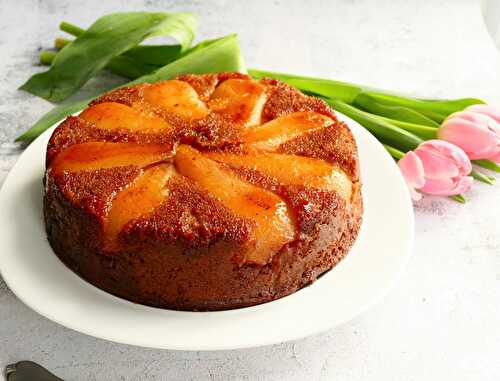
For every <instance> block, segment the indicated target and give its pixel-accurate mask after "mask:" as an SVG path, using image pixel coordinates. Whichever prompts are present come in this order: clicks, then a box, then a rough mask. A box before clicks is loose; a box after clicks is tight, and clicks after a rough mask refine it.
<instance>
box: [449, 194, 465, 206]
mask: <svg viewBox="0 0 500 381" xmlns="http://www.w3.org/2000/svg"><path fill="white" fill-rule="evenodd" d="M448 198H451V199H452V200H454V201H458V202H459V203H461V204H465V197H464V196H462V195H461V194H456V195H454V196H448Z"/></svg>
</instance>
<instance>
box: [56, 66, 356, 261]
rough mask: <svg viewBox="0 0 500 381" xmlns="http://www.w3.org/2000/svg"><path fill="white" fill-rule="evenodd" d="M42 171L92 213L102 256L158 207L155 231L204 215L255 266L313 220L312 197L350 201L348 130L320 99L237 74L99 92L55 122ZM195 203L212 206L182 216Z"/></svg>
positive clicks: (352, 148) (352, 151)
mask: <svg viewBox="0 0 500 381" xmlns="http://www.w3.org/2000/svg"><path fill="white" fill-rule="evenodd" d="M47 168H48V174H49V175H50V176H52V177H54V178H64V181H63V182H64V184H65V185H64V192H66V193H65V194H66V195H67V196H68V199H70V200H71V201H72V202H73V203H74V204H75V205H76V206H78V207H84V208H87V209H89V208H90V209H92V210H93V213H95V214H96V216H97V217H98V218H99V219H100V221H101V223H102V226H103V232H104V242H103V247H104V251H106V252H108V253H111V254H112V253H114V252H118V251H119V250H120V247H121V245H122V244H123V242H122V241H121V240H120V237H121V234H122V233H123V231H124V230H127V229H128V230H130V229H131V226H132V222H138V221H143V220H144V218H145V217H147V216H155V215H158V213H159V211H161V210H163V211H164V212H163V213H170V215H177V217H176V218H177V219H178V221H177V222H176V221H172V220H168V219H167V220H168V221H167V220H165V218H163V219H159V220H158V221H160V222H158V224H163V227H164V228H165V229H163V230H164V231H168V229H170V231H171V230H172V226H167V225H168V224H170V225H172V224H174V225H175V226H176V229H177V230H176V231H179V232H181V233H182V234H184V233H183V232H184V231H188V230H190V229H191V230H192V228H193V226H197V229H198V228H199V225H200V222H199V221H201V220H203V221H204V223H205V224H210V225H211V226H210V228H209V230H210V232H211V233H210V234H216V235H217V234H219V235H221V236H224V235H225V234H226V235H229V236H231V237H232V239H236V240H240V241H241V242H245V245H246V246H245V249H244V250H243V252H242V253H241V254H240V255H239V257H238V258H239V261H240V262H241V263H253V264H258V265H263V264H266V263H268V262H269V261H270V260H271V259H272V256H273V255H274V254H275V253H276V252H278V251H279V250H280V249H281V248H282V247H283V246H284V245H286V244H289V243H291V242H293V241H294V240H297V239H299V237H300V236H301V234H304V231H305V230H307V228H308V226H309V227H310V228H311V226H314V220H313V217H312V216H313V215H317V213H316V214H314V213H313V212H312V211H311V210H309V211H308V208H309V209H311V208H312V207H313V206H314V205H316V204H318V200H319V199H321V198H323V199H331V200H333V201H332V202H335V203H337V202H339V201H338V200H342V202H344V203H345V204H346V205H349V204H350V202H351V195H352V189H353V186H358V185H357V183H358V162H357V152H356V145H355V142H354V139H353V137H352V134H351V132H350V131H349V129H348V128H347V126H346V125H345V124H343V123H341V122H339V121H338V120H337V119H336V117H335V115H334V113H333V111H332V110H331V109H330V108H329V107H328V106H327V105H326V104H325V103H324V102H323V101H321V100H319V99H317V98H313V97H308V96H305V95H303V94H302V93H300V92H299V91H298V90H296V89H294V88H291V87H289V86H287V85H285V84H283V83H281V82H278V81H275V80H269V79H264V80H261V81H254V80H252V79H251V78H250V77H248V76H246V75H243V74H238V73H220V74H209V75H184V76H180V77H178V78H177V79H175V80H170V81H162V82H158V83H154V84H143V85H138V86H135V87H131V88H122V89H119V90H116V91H113V92H110V93H108V94H106V95H104V96H102V97H100V98H99V99H97V100H96V101H94V102H92V104H90V105H89V107H88V108H87V109H85V110H84V111H83V112H82V113H81V114H80V115H79V116H77V117H69V118H68V119H67V120H66V121H65V122H63V123H62V124H61V125H60V126H59V127H58V128H57V129H56V130H55V132H54V134H53V136H52V137H51V139H50V142H49V145H48V148H47ZM113 170H114V175H110V173H109V171H113ZM116 173H124V174H127V175H126V176H125V175H123V176H118V179H117V178H116ZM125 178H126V180H124V179H125ZM89 179H92V181H90V180H89ZM89 182H92V183H93V186H92V188H91V189H89V188H88V186H87V185H88V183H89ZM94 183H95V184H94ZM92 189H95V192H93V191H92ZM187 189H188V190H189V191H186V190H187ZM331 194H334V195H335V197H333V198H332V196H331ZM298 195H300V197H299V196H298ZM298 197H299V198H300V202H298V201H294V200H298ZM313 200H316V201H314V202H313ZM309 201H310V205H308V202H309ZM179 202H182V203H183V205H182V208H181V207H179V206H177V204H178V203H179ZM204 203H207V205H208V204H211V203H212V204H217V206H216V207H212V208H208V207H207V208H206V211H205V212H201V213H198V215H195V216H194V217H193V213H194V212H193V211H194V210H197V208H199V207H200V205H203V204H204ZM298 204H300V206H298ZM190 205H191V206H190ZM181 210H182V211H181ZM180 211H181V212H180ZM176 213H177V214H176ZM179 213H180V214H179ZM195 214H196V213H195ZM200 214H205V215H203V216H201V215H200ZM210 215H211V217H210ZM184 220H185V223H184ZM161 221H163V222H161ZM193 221H194V222H193ZM177 225H179V226H177ZM188 227H189V228H188ZM183 229H184V230H183ZM217 232H218V233H217ZM182 234H181V235H182ZM207 234H208V233H207Z"/></svg>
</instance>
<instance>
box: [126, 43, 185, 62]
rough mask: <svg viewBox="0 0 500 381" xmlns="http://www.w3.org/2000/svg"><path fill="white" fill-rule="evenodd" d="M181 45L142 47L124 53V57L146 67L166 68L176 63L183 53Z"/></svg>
mask: <svg viewBox="0 0 500 381" xmlns="http://www.w3.org/2000/svg"><path fill="white" fill-rule="evenodd" d="M183 51H184V50H183V48H182V46H181V45H141V46H136V47H134V48H132V49H130V50H127V51H126V52H125V53H123V56H126V57H129V58H131V59H133V60H136V61H139V62H141V63H143V64H146V65H156V66H165V65H166V64H169V63H170V62H172V61H175V60H176V59H177V58H179V56H180V55H181V53H182V52H183Z"/></svg>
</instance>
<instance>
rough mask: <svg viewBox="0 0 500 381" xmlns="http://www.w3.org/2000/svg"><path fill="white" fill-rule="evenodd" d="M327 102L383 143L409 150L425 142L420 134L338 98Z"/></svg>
mask: <svg viewBox="0 0 500 381" xmlns="http://www.w3.org/2000/svg"><path fill="white" fill-rule="evenodd" d="M326 102H327V103H328V104H329V105H330V106H332V107H333V108H334V109H335V110H337V111H339V112H340V113H342V114H344V115H346V116H348V117H349V118H351V119H354V120H355V121H356V122H358V123H359V124H361V125H362V126H363V127H365V128H366V129H367V130H368V131H370V132H371V133H372V134H373V135H374V136H375V137H376V138H377V139H378V140H379V141H380V142H381V143H384V144H387V145H389V146H391V147H394V148H397V149H399V150H401V151H404V152H407V151H410V150H412V149H414V148H416V147H417V146H418V145H419V144H420V143H422V142H423V140H422V139H420V138H419V137H418V136H416V135H414V134H412V133H410V132H408V131H405V130H403V129H401V128H399V127H396V126H394V125H392V124H390V123H388V122H386V121H385V120H383V119H382V118H381V117H378V116H376V115H373V114H369V113H367V112H365V111H361V110H359V109H357V108H356V107H353V106H350V105H348V104H347V103H345V102H342V101H340V100H338V99H326Z"/></svg>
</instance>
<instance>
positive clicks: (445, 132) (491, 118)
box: [437, 105, 500, 163]
mask: <svg viewBox="0 0 500 381" xmlns="http://www.w3.org/2000/svg"><path fill="white" fill-rule="evenodd" d="M437 136H438V138H439V139H442V140H446V141H448V142H451V143H453V144H455V145H457V146H459V147H460V148H462V149H463V150H464V151H465V153H466V154H467V156H469V158H470V159H471V160H478V159H488V160H491V161H494V162H495V163H500V110H497V109H496V108H494V107H491V106H488V105H473V106H469V107H467V108H466V109H465V110H464V111H459V112H456V113H454V114H451V115H450V116H449V117H448V118H447V119H446V120H445V121H444V122H443V123H442V124H441V127H439V129H438V132H437Z"/></svg>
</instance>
